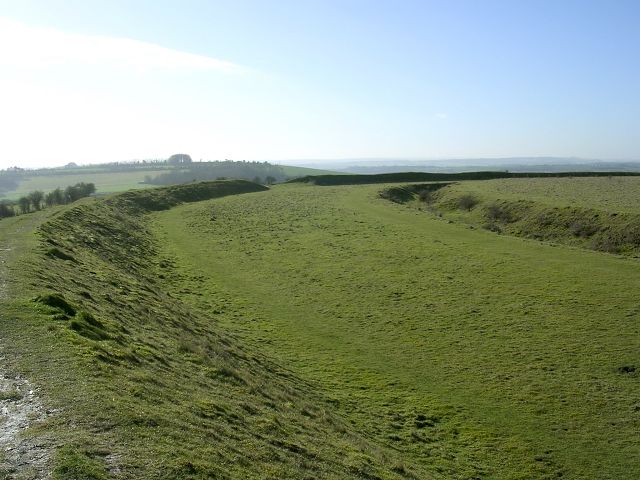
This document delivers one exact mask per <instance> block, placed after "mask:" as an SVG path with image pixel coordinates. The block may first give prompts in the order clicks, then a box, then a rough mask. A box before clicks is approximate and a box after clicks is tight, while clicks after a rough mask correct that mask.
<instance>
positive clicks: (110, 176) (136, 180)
mask: <svg viewBox="0 0 640 480" xmlns="http://www.w3.org/2000/svg"><path fill="white" fill-rule="evenodd" d="M282 169H283V170H284V174H285V175H287V176H290V177H297V176H303V175H330V174H331V173H332V172H330V171H328V170H318V169H313V168H305V167H296V166H285V165H283V166H282ZM171 171H172V170H170V169H167V168H162V167H158V168H157V169H151V168H139V169H131V170H127V171H120V172H117V171H116V172H112V171H108V168H107V167H104V166H99V165H98V166H95V167H92V166H87V167H78V168H73V169H66V168H65V169H61V170H57V171H56V170H49V171H48V172H47V173H45V174H43V173H39V174H38V175H31V176H29V174H28V173H25V174H23V176H22V177H21V181H20V183H19V185H18V188H17V189H15V190H11V191H8V192H5V196H4V197H1V198H5V199H7V200H17V199H18V198H20V197H22V196H25V195H27V194H28V193H29V192H32V191H34V190H42V191H44V192H50V191H52V190H55V189H56V188H58V187H60V188H62V189H64V188H66V187H67V186H69V185H75V184H76V183H79V182H85V183H94V184H95V185H96V191H97V193H98V194H105V193H117V192H124V191H126V190H131V189H140V188H153V187H155V186H156V185H148V184H143V183H141V182H142V181H143V180H144V177H145V176H150V177H156V176H157V175H160V174H163V173H168V172H171Z"/></svg>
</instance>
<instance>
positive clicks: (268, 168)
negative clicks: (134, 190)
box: [144, 160, 287, 185]
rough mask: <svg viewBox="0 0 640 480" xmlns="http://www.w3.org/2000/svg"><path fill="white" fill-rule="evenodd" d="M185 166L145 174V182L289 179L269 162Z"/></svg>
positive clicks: (227, 162)
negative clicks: (158, 172)
mask: <svg viewBox="0 0 640 480" xmlns="http://www.w3.org/2000/svg"><path fill="white" fill-rule="evenodd" d="M182 165H184V168H175V169H174V170H172V171H170V172H165V173H161V174H159V175H156V176H155V177H152V176H151V175H145V177H144V183H147V184H150V185H176V184H181V183H189V182H193V181H198V182H201V181H206V180H216V179H219V178H239V179H243V180H251V181H254V182H256V183H266V184H271V183H275V182H281V181H284V180H287V175H286V174H285V172H284V169H283V168H282V167H281V166H279V165H272V164H270V163H268V162H247V161H232V160H225V161H215V162H202V163H189V162H183V163H182Z"/></svg>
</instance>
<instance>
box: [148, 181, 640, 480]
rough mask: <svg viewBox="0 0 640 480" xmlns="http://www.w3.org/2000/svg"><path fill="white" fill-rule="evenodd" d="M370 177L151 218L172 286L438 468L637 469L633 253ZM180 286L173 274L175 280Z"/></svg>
mask: <svg viewBox="0 0 640 480" xmlns="http://www.w3.org/2000/svg"><path fill="white" fill-rule="evenodd" d="M380 188H381V187H380V186H366V187H331V188H330V187H322V188H318V187H310V186H294V185H286V186H280V187H277V188H274V189H273V190H272V191H271V192H266V193H256V194H250V195H247V196H242V197H228V198H224V199H219V200H215V201H211V202H206V203H203V204H194V205H188V206H182V207H178V208H176V209H174V210H171V211H168V212H163V213H160V214H157V216H156V221H155V226H154V228H155V230H156V231H157V232H158V235H159V236H160V237H159V238H162V239H163V242H162V245H163V255H165V256H166V258H167V261H170V262H172V264H173V265H175V269H176V271H177V272H179V273H180V276H179V280H178V281H177V283H176V285H179V286H181V288H182V289H183V290H181V294H183V296H184V298H185V299H188V300H189V301H190V302H191V303H192V304H194V305H197V306H199V307H200V308H201V309H202V311H203V312H206V313H207V314H211V313H213V314H215V315H216V318H217V319H218V321H219V323H220V324H221V325H222V326H224V328H227V329H229V330H231V331H235V332H237V334H238V335H239V336H240V337H241V338H242V339H243V340H244V341H245V342H246V343H247V344H249V345H253V346H256V347H258V348H260V350H261V351H264V352H267V353H268V354H269V355H270V356H273V357H275V358H277V359H280V361H281V362H282V363H283V364H286V365H289V366H290V367H291V368H292V369H293V371H294V372H295V373H296V374H298V375H301V376H302V377H304V378H306V379H308V380H309V381H311V382H312V383H313V384H314V385H316V386H318V388H321V389H323V390H324V392H325V394H326V395H327V396H329V397H330V398H332V399H333V402H334V403H335V404H336V405H337V406H338V407H339V409H340V411H341V412H342V414H343V415H344V416H346V417H347V418H349V419H351V421H352V422H353V425H354V428H356V429H357V430H359V431H362V432H365V434H366V435H367V436H370V437H372V438H375V439H377V440H378V441H379V442H380V443H382V444H385V445H388V446H389V447H390V448H395V449H398V450H399V451H402V452H404V455H405V457H404V458H405V460H406V461H407V462H409V463H412V462H418V463H420V464H422V465H424V466H425V468H427V469H429V470H431V469H433V470H435V471H437V472H440V473H442V474H444V475H445V476H446V477H450V478H453V477H458V478H470V477H483V476H489V477H491V478H556V477H559V476H563V477H565V478H616V479H617V478H637V477H638V476H640V465H639V464H638V463H637V461H636V459H637V458H638V457H639V456H640V445H639V442H638V441H637V431H638V429H639V428H640V386H639V383H638V378H639V377H638V373H637V371H636V372H635V373H629V372H627V371H626V370H625V369H623V368H622V367H625V366H626V367H629V366H636V368H637V367H638V365H639V364H640V358H639V357H638V352H639V351H640V349H639V347H640V345H639V340H638V338H639V337H638V333H639V332H638V320H639V319H640V303H639V302H638V299H637V295H636V292H637V291H638V288H639V287H640V272H639V268H640V267H639V266H638V263H637V262H636V261H633V260H625V259H621V258H616V257H612V256H608V255H603V254H599V253H595V252H589V251H582V250H576V249H570V248H564V247H553V246H549V245H543V244H539V243H537V242H533V241H527V240H522V239H519V238H514V237H507V236H496V235H495V234H493V233H490V232H486V231H483V230H470V229H468V228H466V227H464V226H462V225H457V224H448V223H447V222H445V221H442V220H439V219H437V218H435V217H432V216H429V215H425V214H424V213H423V212H419V211H416V210H412V209H409V208H407V207H406V206H403V205H397V204H393V203H391V202H388V201H386V200H382V199H380V198H378V196H377V195H378V191H379V190H380ZM176 288H177V287H176Z"/></svg>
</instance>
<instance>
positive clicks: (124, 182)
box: [4, 169, 168, 200]
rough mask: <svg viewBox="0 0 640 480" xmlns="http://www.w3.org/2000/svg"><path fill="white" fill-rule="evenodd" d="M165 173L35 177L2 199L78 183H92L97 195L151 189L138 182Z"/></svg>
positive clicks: (86, 173)
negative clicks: (134, 189)
mask: <svg viewBox="0 0 640 480" xmlns="http://www.w3.org/2000/svg"><path fill="white" fill-rule="evenodd" d="M167 171H168V170H166V169H158V170H137V171H135V170H134V171H127V172H104V171H103V172H99V171H98V172H96V171H91V170H89V171H87V172H83V173H73V174H65V175H61V174H55V175H54V174H50V175H37V176H31V177H27V178H24V179H23V180H22V181H21V182H20V184H19V185H18V188H17V189H16V190H12V191H9V192H7V193H6V197H4V198H7V199H8V200H16V199H18V198H20V197H22V196H24V195H27V194H28V193H29V192H32V191H34V190H42V191H44V192H50V191H51V190H55V189H56V188H58V187H60V188H62V189H64V188H66V187H68V186H69V185H75V184H76V183H79V182H85V183H94V184H95V185H96V193H98V194H104V193H114V192H123V191H125V190H130V189H132V188H147V187H153V185H143V184H140V182H142V181H143V180H144V177H145V175H150V176H155V175H159V174H161V173H165V172H167Z"/></svg>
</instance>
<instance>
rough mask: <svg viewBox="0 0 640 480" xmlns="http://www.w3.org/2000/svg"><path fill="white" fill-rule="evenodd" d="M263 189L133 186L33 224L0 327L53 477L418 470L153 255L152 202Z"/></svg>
mask: <svg viewBox="0 0 640 480" xmlns="http://www.w3.org/2000/svg"><path fill="white" fill-rule="evenodd" d="M261 190H266V189H265V187H262V186H260V185H256V184H252V183H249V182H243V181H230V182H211V183H204V184H194V185H187V186H182V187H170V188H167V189H158V190H149V191H145V192H129V193H126V194H122V195H118V196H115V197H112V198H110V199H107V200H103V201H85V202H83V203H81V204H76V205H73V206H69V207H64V208H62V209H60V210H58V211H57V212H56V213H55V214H54V215H52V216H51V218H49V219H48V220H46V221H45V222H44V223H43V224H42V225H41V226H40V227H39V229H38V234H37V238H35V237H33V236H32V234H27V233H26V232H25V234H24V237H23V238H24V239H25V240H26V239H29V244H28V245H26V248H25V249H23V251H22V252H20V253H19V255H17V258H15V257H14V258H13V259H12V260H11V265H10V275H9V283H10V284H11V285H10V289H11V295H10V296H9V298H7V299H2V302H3V303H2V313H1V315H0V333H1V334H2V339H3V343H4V344H5V345H4V347H5V355H6V358H10V359H12V366H11V368H12V371H14V372H20V373H21V375H23V376H25V377H27V378H28V379H29V381H30V382H31V384H33V385H36V386H37V387H38V390H37V392H38V396H39V397H40V400H41V401H42V402H43V403H44V404H45V406H46V409H47V416H46V419H41V421H40V422H38V423H37V424H35V425H33V426H32V427H31V428H30V429H29V430H28V431H27V432H26V433H25V434H26V435H30V436H31V437H32V438H33V439H34V440H33V442H31V444H30V445H31V446H33V445H36V444H45V445H47V446H48V450H49V451H50V452H51V456H50V460H49V463H50V466H51V468H52V469H53V477H54V478H56V479H65V480H66V479H103V478H123V479H154V478H157V479H159V478H163V479H198V478H202V479H204V478H238V479H239V478H272V479H280V478H336V479H338V478H350V477H351V478H407V477H408V478H411V477H412V476H413V475H412V473H410V469H409V468H407V467H405V466H404V465H403V463H402V461H401V459H399V455H398V454H397V453H396V452H393V451H392V450H385V449H383V448H379V447H377V446H376V445H375V444H374V443H372V442H371V441H369V440H367V439H366V438H364V437H362V436H360V435H359V434H358V433H357V432H356V431H355V430H354V429H353V427H352V426H351V425H350V424H349V423H348V422H345V421H343V420H342V419H341V418H340V417H338V416H336V415H335V414H334V413H333V412H332V410H333V408H332V406H331V405H329V404H327V403H326V402H325V401H324V400H323V398H322V397H320V396H318V395H317V394H316V393H315V392H314V389H313V388H312V387H311V386H310V385H309V384H308V383H306V382H304V381H301V380H300V379H299V378H298V377H296V376H295V375H293V374H292V373H291V372H290V371H289V370H287V369H285V368H283V367H281V366H279V365H277V364H275V363H273V362H272V361H270V360H269V359H268V358H266V357H265V356H264V355H263V353H262V352H261V351H259V350H258V349H255V348H251V347H245V346H243V345H242V344H240V343H239V342H238V341H237V340H236V339H235V338H234V337H233V336H229V335H227V334H225V332H224V330H223V329H222V328H220V326H219V323H218V322H217V321H216V320H215V318H216V316H215V312H203V311H197V310H194V309H193V308H192V307H191V306H190V305H188V304H186V303H184V302H183V301H182V297H183V296H184V294H185V293H184V288H185V287H183V286H181V283H180V280H179V279H178V278H174V276H173V274H174V272H173V271H174V269H173V268H172V267H171V265H170V263H169V262H166V261H163V260H161V259H159V258H158V257H157V254H156V253H157V251H158V248H159V247H160V245H159V243H158V241H157V240H156V238H155V236H154V235H153V233H152V232H151V231H150V230H149V228H148V221H147V217H148V214H149V212H151V211H158V210H163V209H167V208H169V207H172V206H175V205H177V204H179V203H182V202H191V201H198V200H204V199H207V198H213V197H220V196H224V195H232V194H239V193H248V192H256V191H261ZM39 215H45V213H44V212H41V213H40V214H39ZM20 218H22V219H24V218H28V216H26V215H25V216H23V217H20ZM31 218H35V217H31ZM11 222H14V220H13V219H12V220H11ZM3 225H11V223H6V224H5V223H4V222H3V223H2V225H0V227H2V226H3ZM3 233H6V232H3ZM36 240H37V241H36ZM169 277H172V278H171V281H170V280H169ZM190 280H192V279H190ZM189 292H190V294H193V295H198V294H204V293H205V292H198V291H197V289H190V290H189ZM206 294H207V296H208V297H207V298H209V299H210V300H211V301H217V300H215V298H216V296H217V294H216V293H215V292H206ZM238 315H239V318H242V315H241V314H238ZM416 472H417V473H416V475H417V476H419V477H420V478H423V477H424V472H422V473H421V471H420V470H419V469H418V470H417V471H416ZM4 474H5V475H8V476H9V478H13V475H15V476H16V478H17V477H19V476H20V475H27V474H28V472H26V470H24V465H23V466H19V465H14V466H13V467H12V468H9V469H8V470H5V472H4Z"/></svg>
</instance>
